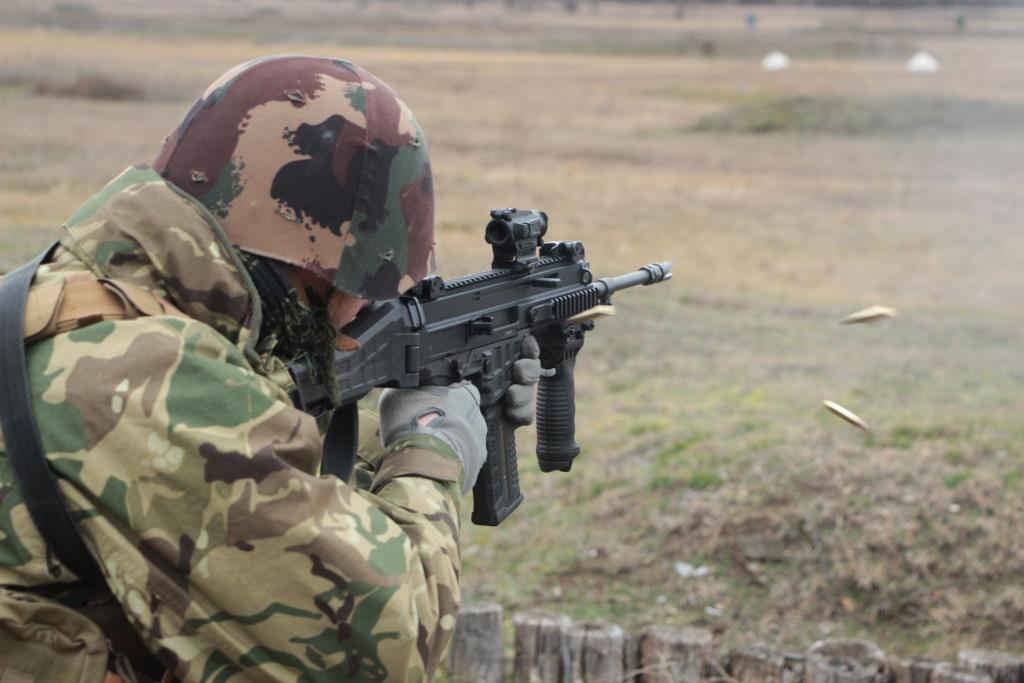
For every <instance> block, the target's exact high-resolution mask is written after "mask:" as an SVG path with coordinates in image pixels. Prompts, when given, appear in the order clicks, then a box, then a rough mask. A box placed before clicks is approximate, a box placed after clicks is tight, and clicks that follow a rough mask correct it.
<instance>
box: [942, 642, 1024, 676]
mask: <svg viewBox="0 0 1024 683" xmlns="http://www.w3.org/2000/svg"><path fill="white" fill-rule="evenodd" d="M956 660H957V665H958V666H959V667H960V668H961V669H968V670H969V671H984V672H985V673H987V674H989V675H990V676H992V680H994V681H995V683H1024V657H1019V656H1017V655H1014V654H1010V653H1009V652H998V651H996V650H961V651H960V652H959V654H957V658H956Z"/></svg>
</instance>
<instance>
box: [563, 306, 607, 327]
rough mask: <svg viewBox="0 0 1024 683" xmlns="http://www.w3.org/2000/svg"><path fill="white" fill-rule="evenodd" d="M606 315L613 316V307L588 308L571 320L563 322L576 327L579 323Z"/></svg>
mask: <svg viewBox="0 0 1024 683" xmlns="http://www.w3.org/2000/svg"><path fill="white" fill-rule="evenodd" d="M608 315H615V307H614V306H594V307H593V308H588V309H587V310H585V311H583V312H582V313H577V314H576V315H574V316H572V317H571V318H567V319H566V321H565V322H567V323H569V324H570V325H578V324H580V323H585V322H587V321H588V320H594V319H596V318H603V317H605V316H608Z"/></svg>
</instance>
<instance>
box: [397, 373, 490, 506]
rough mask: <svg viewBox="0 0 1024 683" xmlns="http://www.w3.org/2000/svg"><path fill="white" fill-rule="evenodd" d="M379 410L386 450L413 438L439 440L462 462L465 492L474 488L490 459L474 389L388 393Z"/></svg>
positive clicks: (457, 387) (465, 384)
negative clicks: (486, 461) (417, 436)
mask: <svg viewBox="0 0 1024 683" xmlns="http://www.w3.org/2000/svg"><path fill="white" fill-rule="evenodd" d="M379 408H380V438H381V441H383V442H384V447H385V448H386V447H388V446H390V445H391V444H393V443H394V442H395V441H397V440H398V439H400V438H402V437H404V436H410V435H412V434H429V435H431V436H436V437H437V438H439V439H441V441H444V442H445V443H446V444H448V445H449V446H451V447H452V450H454V451H455V454H456V455H457V456H459V459H460V460H462V467H463V472H464V473H465V478H464V480H463V486H462V492H463V493H466V492H467V491H469V490H470V489H471V488H473V484H475V483H476V478H477V476H478V475H479V474H480V470H481V468H483V466H484V460H485V459H486V458H487V422H486V421H485V420H484V416H483V414H482V413H481V412H480V392H479V391H477V388H476V387H475V386H473V385H472V384H470V383H469V382H463V383H461V384H453V385H452V386H450V387H420V388H419V389H385V390H384V391H383V392H382V393H381V395H380V404H379Z"/></svg>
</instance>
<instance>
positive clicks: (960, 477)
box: [942, 472, 971, 489]
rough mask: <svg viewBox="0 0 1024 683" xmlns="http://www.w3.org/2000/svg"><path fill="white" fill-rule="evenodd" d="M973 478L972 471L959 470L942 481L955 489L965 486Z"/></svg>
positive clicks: (947, 486)
mask: <svg viewBox="0 0 1024 683" xmlns="http://www.w3.org/2000/svg"><path fill="white" fill-rule="evenodd" d="M970 480H971V473H970V472H957V473H956V474H951V475H949V476H948V477H946V478H944V479H943V480H942V481H943V483H944V484H945V485H946V488H950V489H955V488H959V487H960V486H963V485H964V484H966V483H967V482H968V481H970Z"/></svg>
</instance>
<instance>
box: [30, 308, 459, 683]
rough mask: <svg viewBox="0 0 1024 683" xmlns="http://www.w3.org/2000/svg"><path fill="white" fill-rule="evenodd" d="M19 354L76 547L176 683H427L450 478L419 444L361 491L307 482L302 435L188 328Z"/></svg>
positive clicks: (427, 444) (264, 393) (425, 440)
mask: <svg viewBox="0 0 1024 683" xmlns="http://www.w3.org/2000/svg"><path fill="white" fill-rule="evenodd" d="M29 356H30V372H31V376H32V384H33V388H34V390H35V391H36V410H37V416H38V419H39V422H40V425H41V429H42V431H43V438H44V442H45V445H46V449H47V452H48V453H49V454H50V457H51V461H52V462H53V464H54V466H55V467H56V469H57V470H58V471H59V472H60V473H61V475H62V477H63V478H64V479H65V480H66V481H65V482H64V485H63V487H62V488H63V489H64V490H65V492H66V493H67V495H68V497H69V499H70V501H71V503H72V505H73V507H75V508H77V509H79V510H83V511H87V512H88V513H90V514H89V515H88V519H87V520H86V521H85V522H84V523H83V524H82V526H81V528H82V530H83V533H84V535H85V536H86V538H87V542H88V543H89V544H90V546H91V547H92V548H93V549H94V550H95V552H96V554H97V556H98V558H99V560H100V565H101V566H102V567H103V570H104V572H105V574H106V575H107V579H108V582H109V584H110V586H111V588H112V589H113V591H114V593H115V594H116V596H117V597H118V599H119V600H120V601H121V603H122V604H123V605H124V607H125V610H126V612H127V614H128V616H129V619H130V620H131V621H132V623H133V624H134V625H135V626H136V627H137V628H138V630H140V631H141V632H142V633H143V634H144V636H145V638H146V639H147V641H148V642H149V644H150V645H151V647H152V648H153V649H155V650H157V651H158V652H160V653H162V654H163V655H164V658H165V659H171V660H174V661H177V662H178V665H177V667H176V668H177V674H178V676H179V677H180V678H181V679H182V680H184V681H189V682H191V681H207V680H214V679H216V680H225V679H226V678H228V677H230V676H231V675H235V674H237V675H238V679H239V680H247V681H248V680H267V681H286V680H287V681H293V680H295V679H296V677H297V676H298V675H299V674H301V673H312V674H315V677H317V678H318V677H319V676H321V675H322V676H323V677H325V678H330V679H337V680H348V679H351V678H360V679H365V680H384V679H387V680H415V681H419V680H422V679H424V678H425V677H427V676H429V674H430V672H432V670H433V668H434V667H435V666H436V664H437V662H438V660H439V659H440V656H441V654H442V651H443V650H444V648H445V646H446V644H447V642H448V640H449V638H450V635H451V629H452V626H453V624H454V618H455V614H456V612H457V610H458V604H459V588H458V572H459V552H458V528H459V523H460V509H459V502H458V501H459V481H458V480H459V479H460V477H461V469H460V468H461V465H460V464H459V462H458V460H457V458H455V456H454V454H453V453H451V452H450V451H449V450H448V449H447V447H445V446H444V445H443V444H442V443H441V442H440V441H439V440H437V439H433V438H429V437H411V438H407V439H403V440H400V441H399V442H397V443H395V444H393V445H392V447H391V448H390V449H389V450H388V452H386V453H384V454H383V455H382V456H381V458H380V460H379V463H378V464H377V466H376V467H375V468H373V479H372V481H371V482H370V487H369V490H357V489H355V488H353V487H352V486H350V485H348V484H346V483H342V482H339V481H338V480H336V479H334V478H332V477H323V478H321V477H318V476H316V475H315V474H313V472H314V471H315V467H316V463H317V461H318V459H319V455H320V438H319V433H318V432H317V429H316V426H315V424H314V422H313V420H312V419H310V418H309V417H308V416H306V415H304V414H303V413H301V412H299V411H297V410H295V409H294V408H292V406H291V405H290V404H289V403H288V400H287V396H286V395H285V394H284V393H283V392H282V391H281V390H280V389H279V388H278V387H276V386H275V385H273V384H272V383H270V382H269V381H267V380H266V379H264V378H262V377H260V376H259V375H257V374H256V373H254V372H253V371H252V369H251V368H250V367H249V366H248V364H247V363H246V362H245V360H244V358H243V357H242V354H241V353H240V352H239V350H238V349H236V348H235V347H234V346H232V345H231V344H229V343H228V342H227V341H226V340H225V339H224V338H223V337H221V336H220V335H218V334H217V333H216V332H214V331H213V330H212V329H210V328H209V327H206V326H205V325H202V324H201V323H197V322H191V321H182V320H178V319H167V318H148V319H140V320H135V321H125V322H119V323H101V324H98V325H93V326H91V327H89V328H86V329H84V330H81V331H80V333H72V334H70V335H61V336H58V337H55V338H53V339H50V340H47V341H46V342H42V343H40V344H38V345H36V346H34V347H33V348H32V349H31V351H30V354H29ZM93 510H95V514H91V513H92V511H93Z"/></svg>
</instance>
